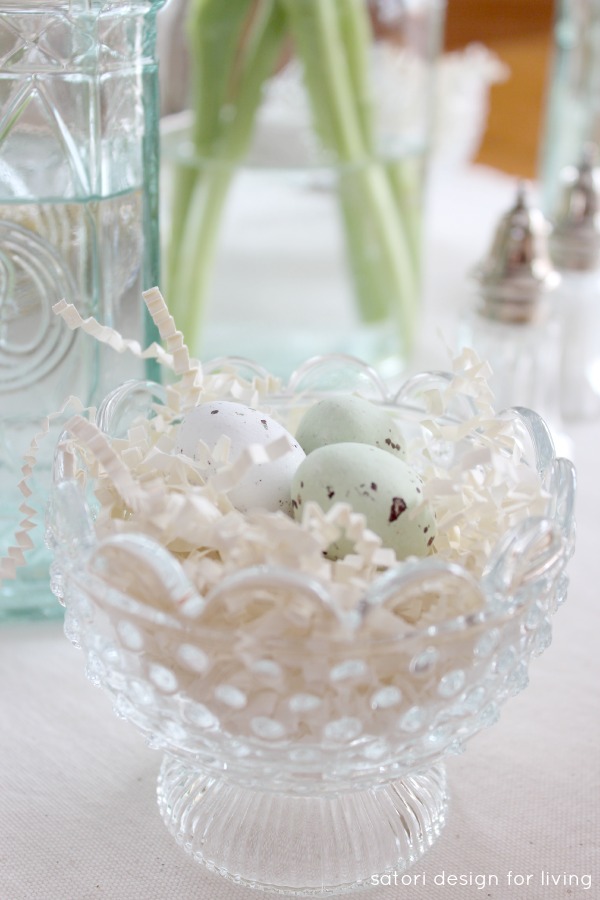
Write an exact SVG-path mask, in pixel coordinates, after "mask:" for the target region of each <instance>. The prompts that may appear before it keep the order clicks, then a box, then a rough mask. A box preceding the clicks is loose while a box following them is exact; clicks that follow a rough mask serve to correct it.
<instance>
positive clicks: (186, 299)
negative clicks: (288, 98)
mask: <svg viewBox="0 0 600 900" xmlns="http://www.w3.org/2000/svg"><path fill="white" fill-rule="evenodd" d="M285 25H286V20H285V16H284V14H283V10H282V9H281V8H280V5H279V3H278V0H226V2H225V4H224V3H223V0H196V2H195V3H194V4H193V5H192V8H191V10H190V19H189V33H190V36H191V49H192V58H193V65H194V72H195V104H196V116H195V122H194V132H193V145H194V153H195V157H196V159H195V164H194V165H189V166H178V170H179V171H178V175H177V179H176V181H177V183H176V185H175V201H174V213H173V227H172V232H171V236H170V254H169V263H168V283H167V287H168V296H169V303H170V305H171V308H172V310H173V314H174V316H175V317H176V319H177V322H178V323H179V326H180V328H181V329H182V331H183V333H184V334H185V336H186V339H187V341H188V342H189V343H190V344H191V345H192V346H198V344H199V341H200V333H201V328H202V320H203V317H204V303H205V297H206V293H207V288H208V283H209V280H210V274H211V271H212V263H213V257H214V251H215V244H216V240H217V236H218V230H219V225H220V221H221V218H222V213H223V207H224V205H225V201H226V199H227V195H228V193H229V188H230V185H231V180H232V178H233V175H234V173H235V166H236V164H237V163H238V162H239V161H240V160H241V159H242V158H243V157H244V155H245V153H246V151H247V149H248V146H249V144H250V140H251V137H252V132H253V127H254V121H255V117H256V111H257V109H258V106H259V104H260V100H261V95H262V88H263V84H264V82H265V81H266V79H267V78H268V77H269V75H270V74H271V73H272V71H273V69H274V67H275V63H276V61H277V57H278V55H279V53H280V51H281V47H282V44H283V40H284V37H285V33H286V29H285ZM221 42H223V55H221V52H220V46H221Z"/></svg>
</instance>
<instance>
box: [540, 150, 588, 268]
mask: <svg viewBox="0 0 600 900" xmlns="http://www.w3.org/2000/svg"><path fill="white" fill-rule="evenodd" d="M596 155H597V153H596V147H595V146H594V145H593V144H587V145H586V146H585V147H584V150H583V153H582V157H581V161H580V162H579V165H577V166H566V167H565V168H564V169H563V170H562V172H561V176H560V181H561V188H560V194H559V201H558V208H557V211H556V215H555V216H554V231H553V233H552V236H551V239H550V253H551V254H552V259H553V260H554V263H555V265H557V266H558V267H559V268H560V269H576V270H579V271H589V270H593V269H596V268H598V267H600V169H599V168H598V167H596V166H595V165H594V163H595V161H596Z"/></svg>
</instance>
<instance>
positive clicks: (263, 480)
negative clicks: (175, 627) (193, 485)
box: [175, 400, 305, 515]
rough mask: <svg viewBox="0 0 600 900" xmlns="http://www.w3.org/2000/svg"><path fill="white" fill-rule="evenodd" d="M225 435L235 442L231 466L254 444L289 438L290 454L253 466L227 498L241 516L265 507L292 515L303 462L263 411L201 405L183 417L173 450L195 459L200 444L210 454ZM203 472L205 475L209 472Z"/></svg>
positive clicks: (293, 444)
mask: <svg viewBox="0 0 600 900" xmlns="http://www.w3.org/2000/svg"><path fill="white" fill-rule="evenodd" d="M223 435H225V436H226V437H227V438H228V439H229V440H230V442H231V444H230V452H229V460H230V462H234V461H235V459H236V458H237V457H238V456H239V455H240V453H241V452H242V450H244V448H245V447H248V446H249V445H251V444H261V445H262V446H265V445H266V444H269V443H270V442H271V441H276V440H277V439H278V438H281V437H283V436H286V437H287V438H288V440H289V443H290V447H291V449H290V451H289V452H288V453H286V454H285V455H284V456H281V457H279V459H276V460H274V461H273V462H266V463H259V464H257V465H255V466H253V467H252V468H251V470H250V471H249V472H247V473H246V475H245V476H244V477H243V478H242V480H241V481H240V482H239V483H238V484H237V485H236V486H235V487H234V488H232V490H231V491H230V492H229V499H230V500H231V502H232V503H233V505H234V506H235V507H236V509H239V510H240V511H241V512H248V511H249V510H252V509H266V510H269V511H270V512H276V511H277V510H282V511H283V512H285V513H287V514H288V515H291V514H292V503H291V495H290V486H291V482H292V477H293V475H294V473H295V471H296V469H297V468H298V466H299V465H300V463H301V462H302V460H303V459H304V458H305V454H304V451H303V450H302V448H301V447H300V445H299V444H298V442H297V441H296V439H295V438H293V437H292V435H291V434H290V433H289V432H288V431H286V429H285V428H284V427H283V425H280V424H279V422H276V421H275V420H274V419H272V418H271V417H270V416H267V415H265V413H262V412H259V411H258V410H256V409H252V408H251V407H249V406H244V405H243V404H241V403H233V402H231V401H229V400H215V401H212V402H210V403H202V404H201V405H200V406H196V407H194V409H191V410H190V411H189V412H187V413H186V414H185V417H184V418H183V420H182V422H181V425H180V426H179V431H178V433H177V438H176V443H175V452H176V453H183V454H185V455H186V456H189V457H190V458H191V459H194V460H196V461H197V449H198V442H199V441H203V442H204V443H205V444H206V445H207V446H208V448H209V451H211V452H212V451H213V450H214V448H215V446H216V444H217V442H218V441H219V439H220V438H222V437H223ZM203 474H204V475H205V476H206V475H207V474H209V470H206V471H205V472H203Z"/></svg>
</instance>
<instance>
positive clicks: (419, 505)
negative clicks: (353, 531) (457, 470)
mask: <svg viewBox="0 0 600 900" xmlns="http://www.w3.org/2000/svg"><path fill="white" fill-rule="evenodd" d="M310 500H313V501H315V502H316V503H318V504H319V506H320V507H321V508H322V509H323V510H325V511H327V510H328V509H330V508H331V507H332V506H333V505H334V503H339V502H342V503H349V504H350V505H351V506H352V508H353V509H354V511H355V512H358V513H362V514H363V515H364V516H365V518H366V520H367V525H368V527H369V528H370V529H371V531H374V532H375V533H376V534H378V535H379V536H380V537H381V539H382V541H383V544H384V546H385V547H391V548H392V549H393V550H395V551H396V555H397V557H398V559H406V557H407V556H413V555H414V556H427V555H428V554H429V553H430V552H431V550H432V545H433V539H434V537H435V533H436V527H435V517H434V514H433V511H432V509H431V506H430V505H429V503H427V502H426V501H424V499H423V483H422V481H421V479H420V477H419V475H418V473H417V472H416V471H415V470H414V469H413V468H411V467H410V466H409V465H407V464H406V463H405V462H404V461H403V460H401V459H398V458H397V457H394V456H393V455H392V454H391V453H386V452H385V451H384V450H381V449H380V448H379V447H373V446H370V445H368V444H359V443H341V444H328V445H327V446H324V447H318V448H317V449H316V450H314V451H313V452H312V453H310V454H309V455H308V456H307V457H306V458H305V459H304V460H303V461H302V462H301V463H300V465H299V467H298V469H297V470H296V472H295V474H294V477H293V479H292V507H293V510H294V516H295V518H297V519H301V518H302V512H303V508H304V506H305V505H306V503H307V502H308V501H310ZM413 510H414V512H412V511H413ZM411 512H412V514H411ZM350 552H352V543H351V542H350V541H348V540H346V539H343V540H341V541H339V542H337V543H335V544H332V545H331V546H330V547H329V548H328V554H327V555H328V556H329V557H331V558H333V559H339V558H341V557H343V556H345V555H346V554H347V553H350Z"/></svg>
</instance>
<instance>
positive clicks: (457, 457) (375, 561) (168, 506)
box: [0, 289, 548, 636]
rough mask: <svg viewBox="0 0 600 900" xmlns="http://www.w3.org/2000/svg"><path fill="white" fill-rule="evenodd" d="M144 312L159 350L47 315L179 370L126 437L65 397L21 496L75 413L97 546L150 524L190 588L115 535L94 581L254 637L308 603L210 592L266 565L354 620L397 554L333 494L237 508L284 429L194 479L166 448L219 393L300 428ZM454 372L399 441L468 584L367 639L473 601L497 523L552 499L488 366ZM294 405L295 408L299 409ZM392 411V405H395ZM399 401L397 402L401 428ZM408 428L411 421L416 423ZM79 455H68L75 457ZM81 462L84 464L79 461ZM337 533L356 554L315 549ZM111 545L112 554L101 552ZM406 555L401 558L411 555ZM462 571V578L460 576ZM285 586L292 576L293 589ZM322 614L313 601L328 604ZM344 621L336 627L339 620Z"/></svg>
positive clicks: (71, 429) (6, 572) (90, 322)
mask: <svg viewBox="0 0 600 900" xmlns="http://www.w3.org/2000/svg"><path fill="white" fill-rule="evenodd" d="M144 299H145V301H146V304H147V307H148V309H149V311H150V314H151V316H152V318H153V320H154V322H155V324H156V326H157V328H158V330H159V333H160V337H161V340H162V341H163V343H164V345H165V347H166V349H163V347H161V346H159V345H157V344H153V345H152V346H150V347H149V348H147V349H146V350H143V349H142V348H141V347H140V345H139V344H138V343H137V342H136V341H130V340H126V339H124V338H123V337H122V336H121V335H120V334H118V333H117V332H115V331H113V330H112V329H110V328H107V327H105V326H102V325H100V324H99V323H98V322H96V321H95V320H94V319H93V318H88V319H85V320H83V319H82V318H81V317H80V316H79V313H78V312H77V310H76V309H75V307H74V306H72V305H70V304H67V303H66V302H65V301H61V302H60V303H58V304H56V305H55V307H54V312H55V313H56V314H57V315H59V316H61V317H62V318H63V320H64V321H65V323H66V325H67V326H68V327H69V328H71V329H78V328H79V329H82V330H83V331H84V332H86V333H87V334H89V335H91V336H92V337H93V338H95V339H96V340H98V341H100V342H102V343H105V344H108V345H109V346H110V347H112V348H113V349H114V350H115V351H117V352H124V351H128V352H131V353H133V354H134V355H135V356H136V357H138V358H141V359H150V358H154V359H156V360H158V362H159V363H160V364H161V365H163V366H165V367H166V368H167V369H169V370H171V371H172V372H173V373H174V375H175V378H174V379H173V383H171V384H169V385H167V386H166V388H165V393H166V400H165V403H164V405H160V404H158V403H157V404H156V405H155V406H154V408H153V415H152V417H151V418H140V419H138V420H137V421H135V422H134V423H133V424H132V426H131V427H130V428H129V431H128V433H127V437H126V438H122V439H114V438H110V437H108V436H107V435H105V434H103V433H102V432H101V431H100V430H99V428H98V427H97V426H96V425H95V424H94V417H95V410H92V409H84V408H83V404H81V403H79V402H78V401H77V400H74V398H70V399H69V401H67V403H66V404H65V405H64V407H63V409H62V410H61V411H60V412H57V413H53V414H52V415H51V416H49V417H48V418H47V419H46V420H45V422H44V423H43V427H42V429H41V431H40V433H39V434H38V435H37V436H36V438H35V439H34V440H33V441H32V444H31V448H30V451H29V453H28V454H27V456H26V457H25V465H24V467H23V475H24V478H23V481H22V482H21V485H20V488H21V491H22V493H23V494H24V496H25V497H26V498H27V497H28V495H29V494H30V488H29V486H28V482H29V477H30V475H31V472H32V469H33V466H34V465H35V461H36V457H37V451H38V447H39V442H40V440H41V439H42V438H43V436H44V435H45V434H46V433H47V432H48V430H49V428H50V422H51V421H52V420H53V419H55V418H58V417H59V416H60V415H63V416H64V415H65V410H67V409H69V408H71V409H73V408H75V409H76V410H77V412H76V414H75V415H73V416H72V417H71V418H70V419H69V420H68V422H67V424H66V428H65V430H66V433H67V434H68V435H69V440H68V444H67V449H68V453H67V459H71V460H72V462H73V471H74V475H75V477H78V475H79V476H80V477H82V473H83V472H84V470H87V473H86V475H85V477H86V479H87V480H88V483H89V481H90V479H91V483H92V484H93V486H94V495H95V498H96V501H97V506H98V512H97V515H96V518H95V523H94V527H95V530H96V534H97V539H98V542H101V541H102V540H103V539H105V538H107V537H111V536H114V535H116V534H124V533H136V534H144V535H147V536H148V537H149V538H152V539H153V540H154V541H156V542H158V543H159V544H160V545H161V546H162V547H164V548H166V549H167V550H168V551H169V552H170V553H171V554H172V556H173V557H174V558H175V559H176V560H178V562H179V564H180V565H181V567H182V569H183V572H184V573H185V576H186V577H187V579H188V580H189V583H190V585H191V586H192V588H193V589H194V590H193V592H192V594H193V596H192V600H193V602H192V600H190V597H189V596H188V597H185V596H184V597H181V596H179V597H175V596H173V595H172V594H170V593H169V590H168V586H165V583H164V580H163V579H161V576H160V571H159V568H158V566H157V567H156V569H153V568H152V566H140V564H139V560H138V559H136V558H135V556H132V557H130V558H129V557H128V555H127V552H126V550H124V549H122V548H121V549H118V548H117V547H116V545H114V544H113V546H112V550H111V551H110V552H111V553H112V554H113V557H112V558H111V559H110V560H109V561H110V563H111V564H110V565H108V566H106V567H105V568H104V570H103V577H104V578H105V579H106V580H107V582H108V584H109V586H111V587H114V588H116V589H118V590H119V591H121V592H122V593H125V594H127V595H129V596H132V597H134V598H136V599H138V600H140V601H142V602H145V603H147V604H148V605H150V606H155V607H158V608H162V609H164V610H165V611H168V612H171V613H179V614H180V615H182V616H187V617H190V616H192V617H193V618H195V619H199V620H200V621H204V622H205V624H206V625H207V627H210V628H219V629H221V628H223V627H232V626H233V625H234V624H235V627H239V626H240V625H243V627H244V629H248V630H252V628H253V627H254V629H255V631H256V633H257V635H260V634H261V633H263V629H266V631H265V632H264V633H267V632H268V633H269V634H270V635H273V634H276V635H281V636H285V635H286V634H288V633H291V634H293V633H294V631H295V630H296V629H297V627H298V626H299V624H301V623H299V622H298V616H300V618H301V619H302V608H301V607H299V606H298V603H295V604H294V603H291V604H290V606H289V609H288V610H286V609H285V608H275V607H273V608H272V609H271V611H270V614H269V616H268V617H267V618H268V621H267V619H265V615H264V608H263V607H262V606H261V605H260V604H257V605H256V619H255V621H254V622H253V621H252V619H253V610H254V605H253V604H252V603H247V604H246V606H245V608H243V609H242V608H240V603H241V601H240V599H239V597H237V596H236V592H235V591H232V592H231V595H230V596H229V597H228V596H224V597H221V596H219V602H213V601H212V597H213V594H215V595H216V594H218V587H219V585H220V584H221V583H222V582H223V579H224V578H226V577H227V576H230V575H233V574H235V573H236V572H239V571H241V570H243V569H247V568H249V567H253V566H270V567H276V568H277V569H279V570H285V571H287V572H292V573H299V574H301V575H303V576H307V577H308V578H309V579H313V583H316V584H318V585H319V588H320V589H321V590H322V592H323V596H325V595H327V596H328V597H329V604H328V606H329V608H330V609H331V608H332V607H333V608H334V609H335V610H337V611H338V613H339V623H341V622H342V621H344V616H346V620H347V621H348V620H349V618H351V614H352V612H353V611H356V610H357V609H359V608H360V605H361V603H362V602H363V598H364V597H365V594H366V592H367V591H368V589H369V586H370V585H372V583H373V581H374V580H375V579H376V578H378V577H379V576H381V574H382V573H384V572H385V571H386V570H389V569H391V568H393V567H396V566H397V565H398V561H397V559H396V557H395V554H394V552H393V551H392V550H389V549H387V548H385V547H383V546H382V542H381V539H380V538H379V537H378V536H377V535H376V534H374V533H373V532H372V531H370V530H369V529H368V528H367V527H366V524H365V520H364V517H363V516H361V515H359V514H357V513H354V512H353V511H352V509H351V508H350V507H349V506H348V505H347V504H342V503H338V504H336V505H335V506H333V507H332V508H331V509H330V510H329V511H328V512H323V511H322V510H321V509H320V508H319V507H318V506H317V505H316V504H314V503H308V504H306V508H305V510H304V515H303V518H302V521H295V520H294V519H293V518H291V517H288V516H287V515H286V514H285V513H283V512H265V511H261V510H256V511H251V512H249V513H242V512H240V511H238V510H236V509H235V508H234V507H233V505H232V503H231V501H230V499H229V496H228V492H229V491H230V490H231V488H232V487H234V486H235V485H236V484H237V483H238V482H239V481H240V479H241V478H242V477H243V476H244V475H245V474H246V473H247V471H248V470H249V469H250V468H251V467H252V466H254V465H256V464H258V463H262V462H266V461H272V460H275V459H277V458H278V457H280V456H282V455H283V454H285V453H287V452H289V450H290V445H289V442H288V441H287V439H286V438H280V439H278V440H277V441H274V442H272V443H270V444H268V445H267V446H258V445H251V446H249V447H247V448H246V449H245V450H244V451H242V453H241V454H240V455H239V456H238V457H237V458H236V459H231V460H230V459H229V455H228V449H229V448H228V443H227V441H226V440H225V439H223V440H221V441H220V442H219V443H218V444H217V447H216V448H215V449H214V451H213V453H212V462H213V466H212V469H213V470H215V469H216V471H215V474H213V475H212V477H211V478H210V480H207V481H205V480H203V478H202V477H201V475H200V473H199V469H198V466H197V465H196V464H195V463H194V461H193V460H191V459H189V458H187V457H185V456H182V455H181V454H176V453H174V452H173V448H174V446H175V436H176V432H177V428H178V427H179V424H180V422H181V419H182V417H183V416H184V415H185V413H186V412H187V411H188V410H190V409H192V408H193V407H195V406H197V405H198V404H199V403H204V402H209V401H213V400H215V399H227V400H233V401H235V402H238V403H243V404H246V405H248V406H250V407H253V408H257V409H260V410H261V411H264V412H269V413H270V414H271V415H272V416H273V417H274V418H276V419H278V420H279V421H280V422H281V423H282V424H283V425H284V426H285V427H286V428H287V429H289V430H290V431H291V432H292V433H293V430H294V425H295V424H297V423H294V422H293V421H291V420H290V416H293V415H294V414H296V413H289V414H286V411H285V408H284V407H283V406H282V405H279V406H276V405H274V404H273V403H272V398H273V397H275V396H276V395H277V392H278V390H280V384H279V382H278V381H277V380H276V379H275V378H264V379H263V378H258V377H257V378H254V379H253V380H245V379H244V378H243V377H241V376H240V375H239V374H237V373H236V371H235V370H234V369H233V367H231V368H228V367H227V366H225V367H224V368H223V369H222V371H220V372H217V373H214V374H213V373H211V374H206V373H203V371H202V366H201V365H200V363H199V362H197V361H196V360H193V359H190V356H189V353H188V350H187V348H186V346H185V344H184V341H183V336H182V335H181V333H180V332H179V331H177V330H176V327H175V323H174V321H173V319H172V317H171V316H170V314H169V312H168V309H167V307H166V305H165V302H164V300H163V298H162V296H161V294H160V292H159V291H158V289H152V290H151V291H148V292H146V294H145V295H144ZM453 368H454V374H453V378H452V379H451V380H450V381H449V382H448V385H447V387H445V388H443V389H442V388H440V389H435V390H430V391H427V392H426V393H425V396H424V400H425V402H426V405H427V411H426V412H424V413H422V414H421V415H419V417H418V426H419V427H418V429H416V431H417V436H416V437H413V438H412V439H411V442H410V444H409V448H408V449H409V454H408V456H409V459H410V460H411V464H412V465H414V466H415V468H417V470H418V471H419V474H420V476H421V478H422V479H423V482H424V490H423V497H424V502H429V503H430V505H431V507H432V509H433V511H434V513H435V517H436V521H437V536H436V538H435V543H434V547H433V551H434V554H435V556H436V558H437V559H441V560H443V561H445V562H451V563H458V564H459V565H460V566H461V567H463V569H464V570H466V572H467V573H468V575H472V576H474V578H473V583H472V586H471V587H472V589H470V590H469V589H465V585H464V584H463V586H462V589H461V590H457V591H455V592H450V593H449V594H448V595H447V596H442V595H441V594H440V593H435V592H433V593H432V595H431V597H430V599H429V601H428V599H427V595H426V592H425V593H424V592H423V585H422V584H421V585H420V589H419V592H418V594H415V597H413V598H412V599H411V598H410V596H408V597H404V598H403V600H402V602H401V603H400V604H398V602H397V599H396V602H395V603H390V604H389V606H387V607H386V604H385V603H384V604H382V605H381V607H380V608H379V609H378V610H377V614H376V615H372V616H370V617H368V618H366V619H365V620H364V621H363V623H362V627H368V628H369V629H370V630H371V632H372V633H373V634H374V635H377V634H379V635H382V634H385V635H388V636H390V635H396V634H402V633H404V632H406V631H409V630H412V629H413V628H414V627H415V625H417V624H418V625H419V626H421V625H427V624H432V623H433V622H436V621H440V620H441V619H445V618H448V617H451V616H457V615H462V614H467V613H469V612H473V611H475V610H477V609H478V608H481V606H482V603H483V596H482V594H481V592H480V590H478V589H477V588H476V580H477V579H478V578H479V577H480V576H481V574H482V573H483V572H484V570H485V568H486V564H487V562H488V560H489V557H490V553H491V551H492V549H493V548H494V546H495V545H496V543H497V542H498V541H499V539H500V538H502V537H503V536H504V535H505V534H506V532H507V530H509V529H510V528H512V527H514V526H515V525H516V524H518V523H519V522H521V521H523V520H524V519H525V518H527V517H528V516H543V515H544V514H545V513H546V512H547V506H548V497H547V495H546V493H545V492H544V490H543V488H542V485H541V482H540V478H539V475H538V474H537V472H536V471H535V470H534V469H532V468H531V467H530V466H529V465H528V464H527V463H526V462H525V461H524V448H523V446H521V441H520V440H519V438H518V435H517V433H516V432H517V429H516V428H515V423H514V420H511V419H509V418H499V417H497V416H496V414H495V411H494V409H493V405H492V396H491V393H490V391H489V388H488V384H487V377H488V369H487V365H486V364H484V363H482V362H481V361H480V360H479V359H477V357H476V356H475V355H474V354H473V353H472V352H471V351H464V352H463V353H462V354H461V356H460V357H459V358H457V359H456V360H455V361H454V364H453ZM465 399H466V400H467V401H468V403H469V404H470V407H471V409H472V410H473V412H472V415H471V416H470V417H469V418H468V419H467V420H466V421H461V422H459V423H458V424H445V423H446V422H447V421H448V418H446V419H444V415H445V413H447V412H448V411H449V410H450V408H451V407H453V405H455V404H456V402H457V401H462V402H464V401H465ZM296 409H297V406H296ZM394 414H396V413H394ZM401 416H402V410H401V409H398V410H397V417H398V419H399V425H400V427H401V428H402V421H401ZM412 428H413V431H414V430H415V429H414V419H413V425H412ZM464 441H468V442H469V444H468V449H466V450H463V451H462V452H461V453H457V454H450V457H451V458H452V461H451V462H449V463H448V464H447V465H444V466H442V465H441V464H440V462H439V454H436V453H435V452H433V448H434V447H436V446H438V447H439V445H440V443H442V442H447V444H450V445H453V444H458V443H461V444H462V443H463V442H464ZM76 461H78V463H77V462H76ZM78 464H79V468H77V465H78ZM20 509H21V512H22V514H23V516H24V518H23V521H22V522H21V526H20V530H19V532H18V534H17V535H16V541H15V543H16V546H15V547H14V548H12V549H11V550H10V551H9V555H8V557H7V558H6V559H4V560H2V561H0V578H1V577H13V576H14V573H15V570H16V568H17V567H18V566H20V565H23V564H24V562H25V559H24V553H25V551H26V550H27V549H28V548H29V547H30V546H31V538H30V536H29V532H30V531H31V529H32V528H33V527H34V524H35V523H34V512H33V510H32V509H31V507H30V506H29V505H28V504H27V502H26V501H25V503H23V504H22V506H21V508H20ZM341 534H345V535H346V537H348V538H349V539H350V540H352V541H353V542H354V552H353V553H352V555H349V556H346V557H345V558H344V559H340V560H330V559H328V558H326V557H325V556H324V551H326V549H327V547H328V546H329V545H330V544H331V543H332V542H333V541H335V540H336V539H338V538H339V537H340V535H341ZM109 556H110V554H109ZM409 565H410V561H409ZM468 575H467V578H468ZM289 591H290V593H292V592H293V591H292V587H290V588H289ZM324 614H325V613H324V612H323V613H322V615H324ZM322 625H323V622H322V621H320V619H319V615H318V614H315V607H314V605H312V608H311V609H310V610H308V609H306V610H305V622H304V626H305V627H304V628H302V630H303V631H304V632H305V630H306V628H312V627H314V629H315V630H321V627H322ZM341 627H342V626H341V624H340V628H341Z"/></svg>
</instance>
